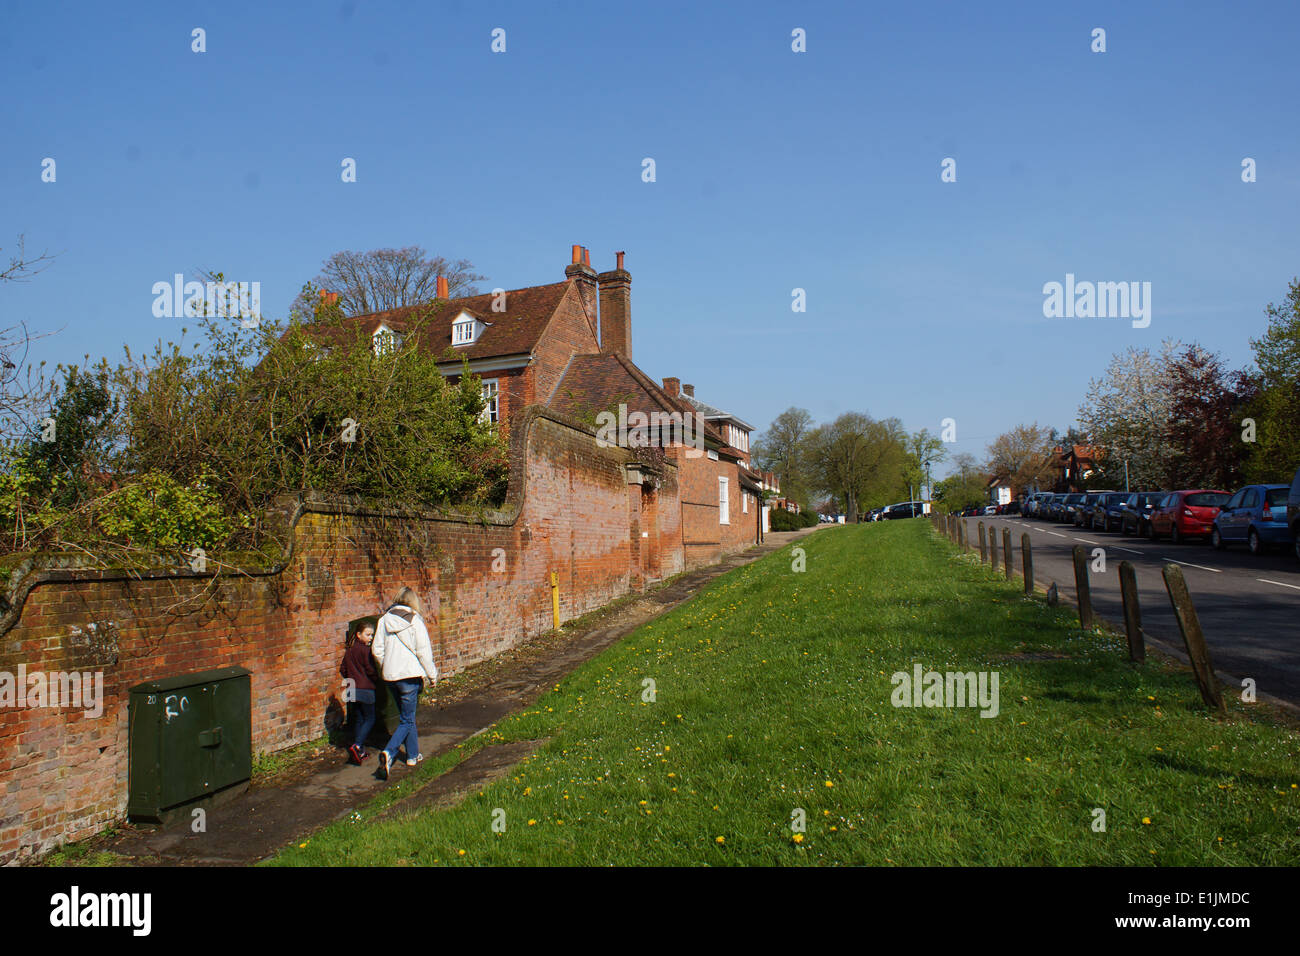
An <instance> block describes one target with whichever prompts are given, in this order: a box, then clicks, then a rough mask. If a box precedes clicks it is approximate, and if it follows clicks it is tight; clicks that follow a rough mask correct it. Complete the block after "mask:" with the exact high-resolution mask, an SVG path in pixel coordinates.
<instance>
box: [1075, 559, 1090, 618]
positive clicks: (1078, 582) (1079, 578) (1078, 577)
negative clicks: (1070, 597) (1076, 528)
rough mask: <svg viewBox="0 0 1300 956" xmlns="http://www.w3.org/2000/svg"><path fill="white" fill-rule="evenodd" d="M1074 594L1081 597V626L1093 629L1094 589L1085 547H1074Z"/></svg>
mask: <svg viewBox="0 0 1300 956" xmlns="http://www.w3.org/2000/svg"><path fill="white" fill-rule="evenodd" d="M1074 593H1075V594H1077V595H1078V597H1079V626H1080V627H1081V628H1083V629H1084V630H1085V631H1088V630H1091V629H1092V588H1091V586H1089V584H1088V554H1087V552H1086V551H1084V550H1083V545H1081V544H1076V545H1075V546H1074Z"/></svg>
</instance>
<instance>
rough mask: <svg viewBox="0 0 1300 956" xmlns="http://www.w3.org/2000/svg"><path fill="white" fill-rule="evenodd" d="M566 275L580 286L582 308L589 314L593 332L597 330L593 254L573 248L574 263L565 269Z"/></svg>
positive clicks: (588, 317)
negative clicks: (592, 265)
mask: <svg viewBox="0 0 1300 956" xmlns="http://www.w3.org/2000/svg"><path fill="white" fill-rule="evenodd" d="M564 275H565V277H566V278H568V279H572V280H573V281H574V283H575V284H576V285H577V286H578V294H579V295H580V296H582V307H583V309H585V310H586V312H587V319H588V320H589V321H590V322H591V328H592V331H595V329H596V316H597V312H596V308H597V303H596V295H597V291H596V270H595V269H593V268H592V267H591V253H590V252H588V251H587V250H586V249H585V248H584V247H583V246H574V247H573V261H572V262H570V263H569V264H568V265H567V266H566V267H565V269H564Z"/></svg>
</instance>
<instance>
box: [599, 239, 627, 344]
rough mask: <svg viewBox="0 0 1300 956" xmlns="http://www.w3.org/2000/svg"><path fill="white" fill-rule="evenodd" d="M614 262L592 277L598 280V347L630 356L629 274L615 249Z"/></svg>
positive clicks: (620, 255)
mask: <svg viewBox="0 0 1300 956" xmlns="http://www.w3.org/2000/svg"><path fill="white" fill-rule="evenodd" d="M615 256H616V257H617V263H618V264H617V265H616V266H615V267H614V269H613V270H612V271H610V272H602V273H601V274H600V275H598V276H597V277H596V281H597V282H599V283H600V350H601V351H602V352H606V353H608V352H621V353H623V355H625V356H626V357H627V358H631V357H632V275H631V273H629V272H628V271H627V270H626V269H624V268H623V253H621V252H617V253H615Z"/></svg>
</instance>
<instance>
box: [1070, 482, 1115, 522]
mask: <svg viewBox="0 0 1300 956" xmlns="http://www.w3.org/2000/svg"><path fill="white" fill-rule="evenodd" d="M1105 494H1107V492H1101V491H1087V492H1084V495H1083V500H1082V501H1081V502H1079V503H1078V505H1076V506H1075V509H1074V513H1073V515H1072V516H1071V517H1072V518H1073V520H1074V526H1075V527H1076V528H1091V527H1092V513H1093V511H1094V510H1095V509H1096V507H1097V502H1099V501H1101V499H1102V497H1103V496H1104V495H1105Z"/></svg>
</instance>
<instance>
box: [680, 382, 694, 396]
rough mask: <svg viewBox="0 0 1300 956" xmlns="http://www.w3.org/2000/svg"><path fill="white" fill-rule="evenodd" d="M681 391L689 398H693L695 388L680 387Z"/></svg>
mask: <svg viewBox="0 0 1300 956" xmlns="http://www.w3.org/2000/svg"><path fill="white" fill-rule="evenodd" d="M682 391H683V392H685V393H686V394H687V395H689V396H690V397H691V398H694V397H695V386H694V385H683V386H682Z"/></svg>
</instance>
